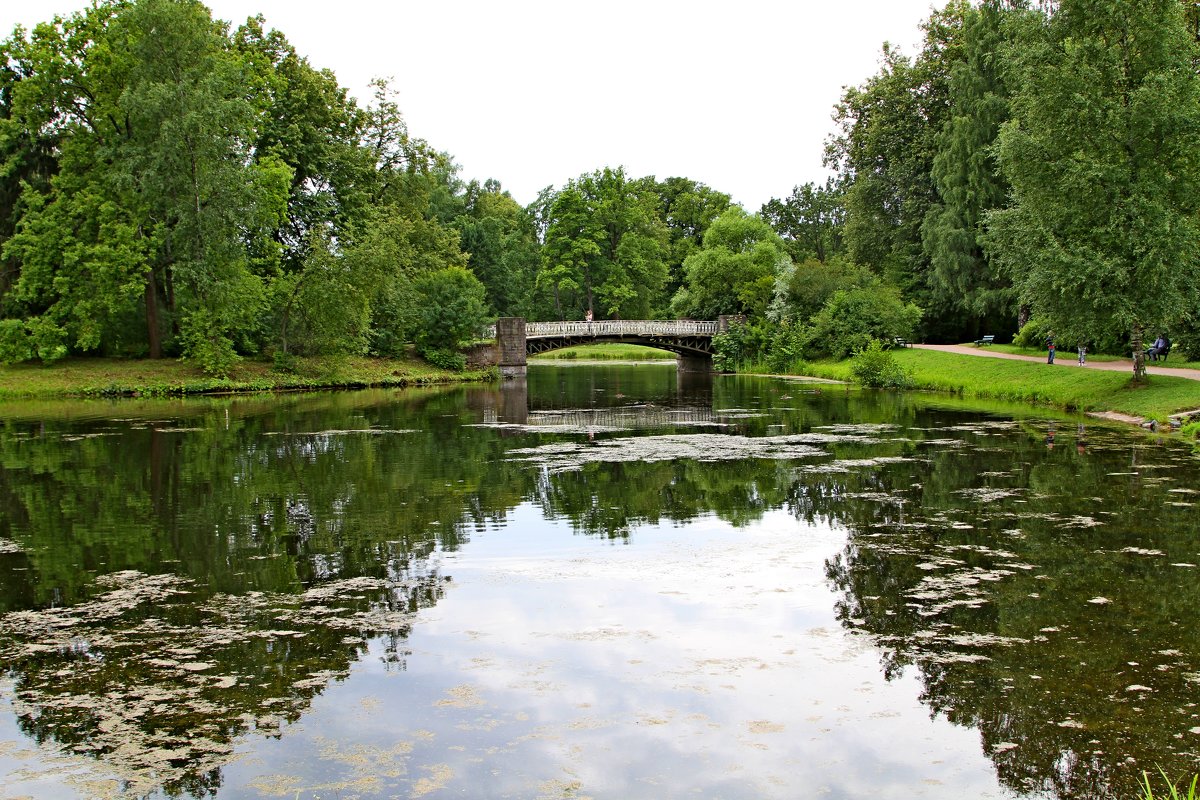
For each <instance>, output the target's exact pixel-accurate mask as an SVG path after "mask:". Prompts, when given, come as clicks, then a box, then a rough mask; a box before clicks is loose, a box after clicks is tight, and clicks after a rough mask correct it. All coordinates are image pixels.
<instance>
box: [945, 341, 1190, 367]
mask: <svg viewBox="0 0 1200 800" xmlns="http://www.w3.org/2000/svg"><path fill="white" fill-rule="evenodd" d="M963 346H964V347H973V346H974V342H963ZM979 349H980V350H995V351H996V352H998V353H1012V354H1013V355H1018V356H1033V357H1035V358H1045V357H1046V348H1044V347H1018V346H1017V345H1015V344H989V345H985V346H983V347H980V348H979ZM1076 352H1077V351H1076V350H1075V348H1073V347H1060V348H1059V349H1058V355H1057V356H1056V358H1059V359H1067V360H1069V361H1074V360H1075V358H1076ZM1128 359H1129V356H1127V355H1119V356H1114V355H1109V354H1106V353H1093V352H1091V351H1089V352H1088V354H1087V360H1088V361H1122V360H1128ZM1147 363H1149V364H1151V365H1152V366H1159V367H1180V368H1182V369H1200V361H1185V360H1183V356H1181V355H1179V354H1178V353H1176V354H1175V355H1173V356H1171V357H1169V358H1168V359H1167V360H1166V361H1150V362H1147Z"/></svg>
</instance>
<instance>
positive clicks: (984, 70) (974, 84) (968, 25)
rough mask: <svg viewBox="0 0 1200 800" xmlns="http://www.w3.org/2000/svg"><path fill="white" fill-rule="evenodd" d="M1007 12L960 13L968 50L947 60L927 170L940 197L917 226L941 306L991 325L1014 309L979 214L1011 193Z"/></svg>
mask: <svg viewBox="0 0 1200 800" xmlns="http://www.w3.org/2000/svg"><path fill="white" fill-rule="evenodd" d="M1010 15H1011V12H1010V9H1009V7H1008V3H1007V1H1006V0H986V2H984V3H982V4H981V5H980V6H979V7H978V8H971V9H969V10H967V12H966V14H965V22H964V25H963V50H964V56H965V57H964V59H963V60H961V61H958V62H956V63H955V64H954V65H953V66H952V67H951V75H950V119H949V120H947V121H946V124H945V125H944V126H943V128H942V129H941V131H940V132H938V134H937V136H936V139H935V143H936V147H937V153H936V155H935V156H934V158H933V173H932V175H933V181H934V185H935V187H936V189H937V193H938V197H939V202H937V203H935V204H934V205H932V206H931V207H930V208H929V210H928V212H927V213H926V215H925V219H924V221H923V223H922V225H921V234H922V238H923V241H924V247H925V252H926V254H927V255H928V257H929V261H930V266H931V272H930V285H931V288H932V290H933V294H934V296H935V297H936V298H937V299H938V303H939V306H942V307H949V308H953V309H955V310H956V311H958V312H960V313H964V314H967V315H969V316H970V317H971V318H973V319H974V320H980V321H989V322H990V326H994V325H995V323H996V321H997V320H998V319H1002V318H1009V319H1011V317H1012V316H1013V312H1014V310H1015V309H1014V305H1015V297H1014V292H1013V290H1012V284H1011V281H1009V280H1008V279H1007V278H1006V277H1005V276H1004V275H1002V274H1001V273H1000V270H999V269H998V267H996V266H995V265H993V264H992V263H991V260H990V259H989V258H988V257H987V255H986V254H985V253H984V250H983V244H982V238H983V233H984V230H983V218H984V214H985V213H986V212H988V211H990V210H992V209H998V208H1002V207H1003V206H1004V204H1005V201H1006V196H1007V193H1008V183H1007V181H1005V180H1004V177H1003V175H1002V174H1001V172H1000V166H999V164H998V163H997V162H996V157H995V153H994V150H993V144H994V142H995V140H996V136H997V135H998V133H999V131H1000V125H1001V123H1003V122H1004V121H1005V120H1006V119H1007V118H1008V105H1009V104H1008V95H1009V90H1008V84H1007V83H1006V81H1005V79H1004V61H1003V54H1004V53H1005V52H1006V51H1007V50H1006V47H1005V35H1004V33H1003V23H1004V20H1005V18H1006V16H1010ZM1010 324H1011V323H1010ZM990 326H989V329H990ZM977 332H978V331H976V333H977Z"/></svg>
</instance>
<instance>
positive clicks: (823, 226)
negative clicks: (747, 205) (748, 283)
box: [761, 178, 846, 262]
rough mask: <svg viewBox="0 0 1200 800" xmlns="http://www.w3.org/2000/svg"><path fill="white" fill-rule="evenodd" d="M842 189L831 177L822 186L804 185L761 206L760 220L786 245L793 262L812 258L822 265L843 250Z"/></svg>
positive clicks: (844, 219) (843, 214)
mask: <svg viewBox="0 0 1200 800" xmlns="http://www.w3.org/2000/svg"><path fill="white" fill-rule="evenodd" d="M842 194H843V189H842V187H841V186H839V185H837V184H836V183H834V180H833V179H832V178H829V179H827V180H826V181H825V185H824V186H818V185H817V184H815V183H811V182H810V183H806V184H804V185H803V186H796V187H794V188H793V189H792V194H791V195H790V196H789V197H788V198H786V199H784V200H778V199H776V198H774V197H772V198H771V199H770V200H769V201H767V202H766V203H764V204H763V207H762V211H761V214H762V217H763V219H765V220H766V221H767V222H769V223H771V227H772V228H774V229H775V232H776V233H778V234H779V236H780V237H781V238H782V239H783V241H784V242H785V243H786V244H787V245H788V250H789V251H790V252H791V255H792V259H793V260H794V261H802V260H804V259H807V258H815V259H816V260H817V261H820V262H825V261H828V260H829V259H830V258H831V257H833V256H836V255H838V254H840V253H841V252H842V250H843V244H842V227H843V225H844V224H845V221H846V212H845V209H844V208H843V206H842Z"/></svg>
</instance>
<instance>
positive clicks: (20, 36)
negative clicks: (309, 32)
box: [0, 0, 1200, 382]
mask: <svg viewBox="0 0 1200 800" xmlns="http://www.w3.org/2000/svg"><path fill="white" fill-rule="evenodd" d="M1197 30H1200V7H1198V6H1196V4H1194V3H1191V2H1183V1H1182V0H1152V1H1151V2H1135V0H1106V2H1103V3H1095V2H1091V0H1063V2H1059V3H1044V4H1043V3H1038V4H1029V3H1026V2H1021V1H1020V0H983V2H980V3H969V2H966V0H950V2H948V3H946V4H945V5H944V6H943V7H941V8H937V9H935V10H933V11H932V12H931V13H930V15H929V18H928V19H927V20H926V22H925V24H924V33H925V37H924V41H923V43H922V45H921V46H920V48H919V51H918V52H917V53H915V54H914V55H911V56H910V55H906V54H904V53H901V52H900V51H899V50H898V49H896V48H894V47H890V46H885V47H884V50H883V57H882V59H881V66H880V69H879V71H878V73H877V74H875V75H873V76H871V77H869V78H867V79H866V80H865V81H863V82H862V83H861V84H859V85H855V86H851V87H850V88H848V89H847V90H846V91H845V93H844V95H843V97H842V98H841V101H840V102H839V103H838V104H837V106H836V108H835V110H834V119H835V129H834V131H833V133H832V135H831V137H830V139H829V141H828V143H827V148H826V154H827V163H828V164H829V165H830V166H831V167H832V168H833V169H834V171H835V175H834V177H832V178H830V179H829V180H828V181H826V182H825V183H823V184H816V183H806V184H804V185H800V186H796V187H795V189H794V190H793V192H792V193H791V194H790V195H789V196H788V197H786V198H774V199H772V200H770V201H768V202H767V203H765V204H764V205H763V206H762V207H761V208H760V209H759V210H758V211H757V213H752V212H751V211H749V210H747V209H744V208H743V207H742V206H740V205H738V204H737V203H736V202H735V201H734V199H733V198H732V197H731V196H730V195H728V194H726V193H723V192H721V191H719V190H718V189H716V188H712V187H709V186H706V185H704V184H703V183H699V182H697V181H695V180H692V179H689V178H686V177H679V176H673V177H667V178H664V179H660V178H658V177H656V176H653V175H651V176H641V177H638V176H633V175H629V174H627V172H626V171H625V169H624V168H623V167H620V166H616V167H613V166H602V167H599V168H597V169H596V170H594V171H592V172H587V173H584V174H581V175H579V176H577V177H575V178H571V179H568V180H566V181H565V183H564V184H563V185H561V186H560V187H548V188H547V189H546V190H544V191H543V192H541V193H540V194H539V196H538V197H537V198H535V199H534V200H533V201H532V202H530V203H528V204H527V205H522V204H521V203H518V202H517V201H516V199H514V198H513V197H512V196H511V195H510V194H509V193H508V192H506V191H504V189H503V188H502V185H501V183H500V182H499V181H498V180H495V179H491V178H489V179H485V180H477V179H470V180H467V179H464V178H463V177H462V176H460V174H459V173H460V170H459V168H458V166H457V165H456V164H455V163H454V159H453V156H452V155H451V154H449V153H446V152H444V151H441V150H439V149H438V148H437V147H436V144H434V143H430V142H426V141H424V140H422V139H420V138H419V137H417V136H414V135H412V134H410V132H409V130H408V127H407V125H406V123H405V120H404V117H403V114H402V113H401V109H400V108H399V106H398V105H397V103H396V101H395V99H394V98H395V95H394V93H393V92H392V90H391V88H390V86H389V85H388V84H386V83H384V82H377V83H376V84H375V91H374V96H373V97H372V98H370V99H369V100H368V101H367V102H365V103H364V102H362V101H360V100H359V99H357V98H354V97H352V96H350V94H349V93H348V92H347V91H346V90H345V89H344V88H343V87H341V86H340V85H339V83H338V81H337V77H336V76H335V75H334V74H333V73H332V72H331V71H329V70H327V69H322V68H320V66H319V65H313V64H311V63H310V62H309V60H308V59H307V58H306V57H305V56H304V55H303V54H302V53H299V52H297V51H296V49H295V48H294V47H293V46H292V44H291V43H290V42H289V41H288V40H287V38H286V36H285V35H284V33H282V32H280V31H277V30H273V29H271V28H270V27H269V25H268V23H267V20H265V19H264V18H263V17H261V16H257V17H251V18H249V19H247V20H244V21H242V22H240V23H238V22H236V21H235V23H234V24H229V23H225V22H222V21H219V20H214V19H213V18H212V15H211V13H210V11H209V10H208V9H207V8H206V7H205V6H204V5H203V4H201V3H200V2H198V1H197V0H100V2H97V3H96V4H94V5H93V6H91V7H89V8H88V9H86V10H84V11H80V12H77V13H75V14H72V15H70V16H66V17H56V18H54V19H52V20H49V21H47V22H46V23H43V24H40V25H38V26H36V27H35V28H34V29H33V30H31V31H26V30H21V29H18V30H16V31H14V32H13V33H12V35H11V36H10V37H9V38H8V39H7V40H5V41H3V42H2V43H0V163H3V165H4V169H3V170H0V209H2V210H3V213H0V361H5V362H9V363H20V362H25V361H31V360H36V361H42V362H46V363H51V362H55V361H57V360H60V359H62V358H65V357H68V356H77V355H84V354H96V355H103V356H118V357H134V358H138V357H150V358H160V357H161V358H166V357H184V358H186V359H188V360H189V361H191V362H192V363H194V364H196V365H197V367H198V368H199V369H201V370H202V371H204V372H205V373H207V374H209V375H212V376H217V377H222V376H227V375H230V374H232V370H233V369H234V367H235V365H237V364H238V362H239V360H242V359H246V360H265V361H269V362H272V363H274V364H275V365H276V366H277V367H278V368H279V369H280V370H283V371H287V370H289V369H291V368H292V367H293V365H294V364H295V359H297V358H300V357H313V356H318V357H319V356H333V357H342V356H357V355H373V356H378V357H385V358H396V357H401V356H403V355H404V354H405V353H406V352H408V348H410V347H415V348H416V351H417V352H418V353H419V354H421V355H422V356H423V357H424V358H426V359H427V360H428V361H429V362H430V363H433V364H436V365H438V366H440V367H443V368H448V369H461V368H462V366H463V362H462V359H461V357H460V356H459V353H458V351H459V349H460V348H461V347H462V346H463V345H464V344H466V343H467V342H469V341H471V340H473V339H474V338H475V337H476V336H477V335H478V333H479V330H480V326H481V325H482V324H483V323H484V322H485V321H487V320H488V319H490V318H494V317H495V316H522V317H525V318H527V319H530V320H539V319H582V318H584V317H585V315H588V314H591V315H592V316H593V318H595V319H606V318H624V319H636V318H664V317H690V318H705V319H712V318H715V317H716V316H717V315H721V314H730V315H744V316H745V317H746V319H747V329H748V330H749V331H750V332H751V335H750V336H748V337H747V339H746V341H745V342H744V344H745V345H746V351H745V352H744V353H743V354H742V355H745V356H748V359H743V358H742V357H741V356H738V357H737V358H735V359H734V360H736V361H742V360H761V361H766V362H768V363H783V364H789V363H793V362H794V361H796V360H797V359H803V360H805V361H807V362H810V363H815V362H818V361H820V360H822V359H828V358H844V357H846V356H848V355H849V354H850V353H851V352H853V351H854V350H858V349H861V348H863V347H865V346H866V345H867V343H868V342H869V340H870V339H872V338H874V339H879V340H881V341H890V340H891V338H893V337H901V338H904V339H908V340H921V341H943V342H948V341H949V342H952V341H971V340H973V339H976V338H978V337H979V336H981V335H983V334H997V335H998V337H999V339H1000V340H1001V341H1004V340H1007V339H1008V338H1009V337H1010V336H1012V335H1013V334H1019V335H1020V336H1023V337H1025V339H1030V338H1031V337H1033V338H1036V336H1038V335H1040V334H1042V333H1044V332H1048V331H1051V330H1053V331H1054V332H1055V333H1056V335H1057V337H1058V339H1059V341H1060V342H1062V343H1064V344H1074V343H1075V342H1083V343H1086V344H1087V345H1088V347H1089V349H1090V350H1091V351H1092V352H1093V353H1106V352H1107V353H1128V352H1140V351H1141V349H1142V343H1143V339H1144V338H1145V337H1147V336H1148V335H1149V336H1153V335H1156V334H1158V333H1160V332H1162V333H1168V334H1169V335H1170V337H1171V338H1172V339H1173V341H1174V342H1175V347H1176V352H1178V353H1180V354H1182V355H1185V356H1188V357H1191V358H1200V335H1198V332H1200V321H1198V320H1197V319H1196V318H1195V314H1194V311H1193V310H1194V309H1196V308H1200V255H1198V254H1200V246H1198V243H1200V234H1198V232H1197V219H1198V218H1200V192H1197V191H1195V187H1196V186H1197V185H1200V152H1198V151H1197V149H1196V148H1195V147H1194V142H1195V141H1196V138H1197V136H1198V135H1200V89H1198V87H1200V74H1198V70H1197V66H1200V47H1198V45H1197V39H1198V37H1197V34H1196V31H1197ZM403 80H405V76H401V78H400V81H401V83H402V82H403ZM780 80H784V81H786V80H787V76H780ZM218 121H219V123H220V124H217V122H218ZM1097 131H1100V132H1102V133H1103V134H1104V135H1102V136H1097V135H1094V134H1095V133H1096V132H1097ZM1125 143H1130V144H1128V145H1126V144H1125ZM1133 372H1134V375H1133V377H1134V378H1135V379H1137V380H1138V381H1144V380H1145V373H1144V370H1143V364H1142V362H1141V361H1140V359H1138V360H1135V362H1134V369H1133ZM1158 380H1159V379H1157V378H1154V379H1152V381H1153V382H1157V381H1158Z"/></svg>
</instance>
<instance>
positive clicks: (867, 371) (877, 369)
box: [850, 339, 912, 389]
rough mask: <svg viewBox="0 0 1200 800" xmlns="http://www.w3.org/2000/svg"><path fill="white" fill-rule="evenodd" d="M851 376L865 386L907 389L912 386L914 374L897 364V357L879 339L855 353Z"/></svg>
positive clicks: (851, 365)
mask: <svg viewBox="0 0 1200 800" xmlns="http://www.w3.org/2000/svg"><path fill="white" fill-rule="evenodd" d="M850 374H851V375H853V376H854V379H855V380H856V381H858V382H859V383H861V384H862V385H863V386H871V387H875V388H880V389H907V388H908V387H909V386H911V385H912V374H911V373H909V372H907V371H905V369H904V368H903V367H901V366H900V365H899V364H897V363H896V359H895V357H894V356H893V355H892V354H891V353H890V352H889V351H887V350H884V349H883V343H882V342H880V341H879V340H878V339H872V340H870V341H869V342H868V343H867V345H866V347H863V348H862V349H859V350H856V351H855V352H854V359H853V361H851V362H850Z"/></svg>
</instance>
